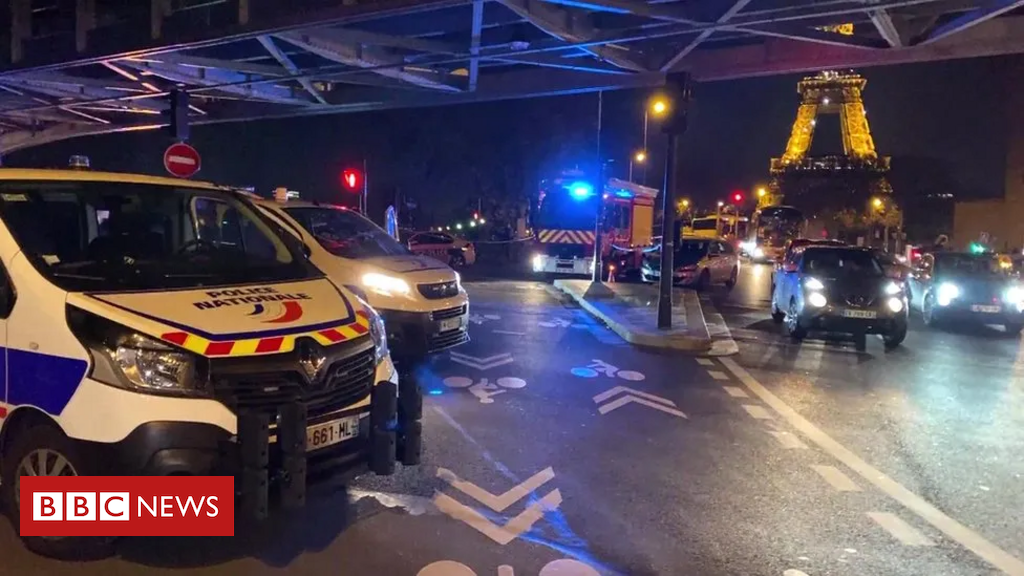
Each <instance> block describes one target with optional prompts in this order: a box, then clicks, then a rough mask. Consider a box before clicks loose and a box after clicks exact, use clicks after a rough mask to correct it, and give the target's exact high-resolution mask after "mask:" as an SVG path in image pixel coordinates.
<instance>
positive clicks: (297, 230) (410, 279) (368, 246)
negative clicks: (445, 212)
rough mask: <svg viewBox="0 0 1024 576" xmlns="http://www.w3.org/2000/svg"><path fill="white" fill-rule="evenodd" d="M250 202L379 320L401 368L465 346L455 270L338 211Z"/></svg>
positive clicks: (465, 312)
mask: <svg viewBox="0 0 1024 576" xmlns="http://www.w3.org/2000/svg"><path fill="white" fill-rule="evenodd" d="M254 202H255V204H256V205H257V206H259V208H260V209H261V210H263V212H264V213H265V214H266V215H267V216H269V217H270V218H272V219H273V220H274V221H276V222H278V223H279V224H280V225H281V226H282V227H283V228H284V229H285V230H286V231H288V232H290V233H291V234H292V235H294V237H295V238H297V239H298V240H300V241H301V242H302V243H303V244H304V245H305V246H306V250H308V251H309V257H310V260H311V261H312V262H313V264H314V265H316V266H317V267H318V268H320V269H321V270H323V271H324V272H325V273H327V276H328V277H329V278H331V279H332V280H334V282H335V283H337V284H340V285H343V286H345V287H347V288H348V289H350V290H352V291H353V292H355V293H357V294H360V295H361V296H362V297H363V298H364V299H365V300H366V301H367V302H369V303H370V305H371V306H373V307H374V309H375V310H377V311H378V312H379V313H380V314H381V315H382V316H383V318H384V324H385V326H386V329H387V334H388V342H389V346H390V348H391V350H392V353H393V354H394V355H395V358H396V360H397V361H398V362H399V363H403V364H404V363H406V362H415V361H418V360H420V359H423V358H425V357H426V356H427V355H429V354H433V353H437V352H439V351H441V350H446V349H448V348H452V347H454V346H458V345H460V344H464V343H465V342H468V341H469V296H467V294H466V290H465V289H464V288H463V287H462V281H461V278H460V277H459V274H458V272H456V271H455V270H452V268H451V267H449V266H448V265H446V264H444V263H443V262H441V261H439V260H437V259H435V258H431V257H429V256H423V255H418V254H414V253H412V252H410V251H409V249H408V248H406V247H405V246H403V245H402V244H401V243H399V242H398V241H397V240H395V239H394V238H392V237H391V236H390V235H388V233H387V232H385V231H384V230H382V229H381V228H379V227H378V226H377V225H376V224H374V223H373V222H371V221H370V220H368V219H367V218H365V217H363V216H362V215H360V214H358V213H356V212H354V211H352V210H349V209H347V208H345V207H343V206H334V205H330V204H321V203H317V202H306V201H302V200H298V199H294V198H289V197H288V196H287V195H283V194H278V195H276V197H275V199H274V200H267V199H263V198H260V199H255V200H254Z"/></svg>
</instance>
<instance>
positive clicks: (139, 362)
mask: <svg viewBox="0 0 1024 576" xmlns="http://www.w3.org/2000/svg"><path fill="white" fill-rule="evenodd" d="M68 319H69V324H70V325H71V328H72V331H73V332H74V333H75V335H76V336H77V337H78V339H79V340H80V341H81V342H82V344H83V345H84V346H85V348H86V349H87V350H88V351H89V355H90V356H92V367H91V368H90V371H89V376H90V377H91V378H93V379H94V380H96V381H99V382H102V383H104V384H108V385H110V386H116V387H118V388H124V389H126V390H133V391H137V392H147V393H156V394H177V395H206V393H207V392H208V388H207V382H206V380H207V379H206V378H205V377H204V376H203V375H202V374H201V370H200V368H201V366H200V362H201V358H200V357H199V356H197V355H196V354H193V353H191V352H188V351H185V350H182V349H180V348H175V347H173V346H170V345H168V344H164V343H163V342H161V341H159V340H157V339H155V338H151V337H149V336H146V335H144V334H140V333H138V332H136V331H134V330H132V329H130V328H127V327H124V326H121V325H119V324H115V323H113V322H111V321H109V320H107V319H105V318H100V317H99V316H95V315H93V314H89V313H87V312H81V311H78V310H74V309H72V311H71V312H69V314H68Z"/></svg>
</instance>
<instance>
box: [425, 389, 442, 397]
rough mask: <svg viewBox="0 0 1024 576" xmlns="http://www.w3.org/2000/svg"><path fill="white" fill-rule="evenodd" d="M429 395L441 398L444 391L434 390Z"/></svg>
mask: <svg viewBox="0 0 1024 576" xmlns="http://www.w3.org/2000/svg"><path fill="white" fill-rule="evenodd" d="M427 394H430V395H431V396H440V395H441V394H444V390H438V389H437V388H434V389H433V390H430V391H428V392H427Z"/></svg>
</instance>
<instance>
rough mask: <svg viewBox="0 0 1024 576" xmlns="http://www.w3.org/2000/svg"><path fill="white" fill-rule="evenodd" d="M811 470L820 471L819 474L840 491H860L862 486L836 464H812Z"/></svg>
mask: <svg viewBox="0 0 1024 576" xmlns="http://www.w3.org/2000/svg"><path fill="white" fill-rule="evenodd" d="M811 470H814V471H815V472H817V473H818V475H819V476H821V477H822V478H824V479H825V482H828V483H829V484H830V485H831V486H832V487H833V488H835V489H836V490H838V491H840V492H860V491H861V490H860V486H857V483H856V482H854V481H853V480H851V479H850V477H849V476H847V475H846V474H843V471H842V470H840V469H839V468H836V467H835V466H816V465H812V466H811Z"/></svg>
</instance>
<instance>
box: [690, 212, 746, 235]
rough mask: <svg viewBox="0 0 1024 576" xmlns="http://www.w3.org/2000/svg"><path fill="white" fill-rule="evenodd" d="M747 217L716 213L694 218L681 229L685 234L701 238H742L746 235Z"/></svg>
mask: <svg viewBox="0 0 1024 576" xmlns="http://www.w3.org/2000/svg"><path fill="white" fill-rule="evenodd" d="M749 220H750V219H749V218H747V217H746V216H737V215H735V214H718V215H712V216H702V217H700V218H694V219H693V220H692V221H691V222H690V225H689V226H686V227H685V228H684V229H683V234H684V235H686V236H699V237H701V238H726V239H743V238H746V237H747V235H748V228H749Z"/></svg>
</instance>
